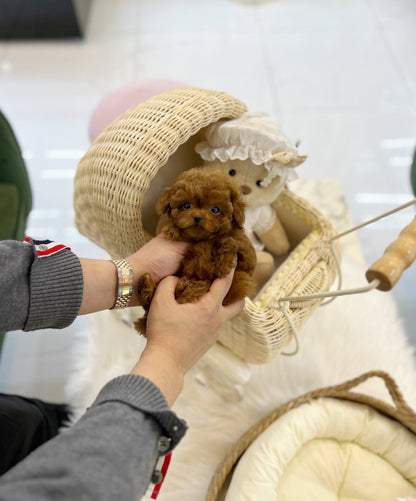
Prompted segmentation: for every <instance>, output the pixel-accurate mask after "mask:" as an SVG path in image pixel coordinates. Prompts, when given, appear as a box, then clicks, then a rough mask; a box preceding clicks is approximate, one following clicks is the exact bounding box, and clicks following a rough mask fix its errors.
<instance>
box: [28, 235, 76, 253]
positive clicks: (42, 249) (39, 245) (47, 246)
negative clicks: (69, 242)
mask: <svg viewBox="0 0 416 501" xmlns="http://www.w3.org/2000/svg"><path fill="white" fill-rule="evenodd" d="M24 241H25V242H27V243H29V244H30V243H31V244H33V245H34V246H35V251H36V255H37V256H38V257H49V256H53V255H54V254H56V253H57V252H60V251H62V250H64V249H68V250H71V249H70V247H67V246H66V245H63V244H58V243H57V242H52V241H51V240H34V239H33V238H30V237H25V239H24Z"/></svg>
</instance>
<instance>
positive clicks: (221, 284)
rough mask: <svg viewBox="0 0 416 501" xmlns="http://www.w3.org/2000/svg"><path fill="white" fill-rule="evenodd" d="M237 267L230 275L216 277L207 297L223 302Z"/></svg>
mask: <svg viewBox="0 0 416 501" xmlns="http://www.w3.org/2000/svg"><path fill="white" fill-rule="evenodd" d="M234 271H235V268H233V269H232V270H231V271H230V273H229V274H228V275H226V276H225V277H222V278H216V279H215V280H214V281H213V282H212V285H211V288H210V289H209V292H208V293H207V295H206V296H207V297H208V298H210V299H211V300H214V301H215V302H216V303H220V304H222V302H223V300H224V298H225V296H226V295H227V292H228V291H229V290H230V287H231V284H232V281H233V276H234Z"/></svg>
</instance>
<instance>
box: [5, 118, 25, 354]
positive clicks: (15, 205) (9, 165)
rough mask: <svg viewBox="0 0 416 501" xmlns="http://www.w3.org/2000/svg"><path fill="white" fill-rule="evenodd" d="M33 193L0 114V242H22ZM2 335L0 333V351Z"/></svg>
mask: <svg viewBox="0 0 416 501" xmlns="http://www.w3.org/2000/svg"><path fill="white" fill-rule="evenodd" d="M31 208H32V191H31V189H30V183H29V177H28V174H27V170H26V166H25V163H24V160H23V157H22V153H21V151H20V147H19V144H18V142H17V139H16V137H15V135H14V133H13V130H12V128H11V127H10V124H9V122H8V121H7V119H6V117H5V116H4V115H3V113H2V112H1V111H0V240H23V238H24V235H25V229H26V220H27V217H28V215H29V212H30V210H31ZM3 340H4V333H3V334H0V350H1V345H2V344H3Z"/></svg>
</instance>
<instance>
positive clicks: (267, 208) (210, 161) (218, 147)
mask: <svg viewBox="0 0 416 501" xmlns="http://www.w3.org/2000/svg"><path fill="white" fill-rule="evenodd" d="M195 150H196V152H197V153H199V155H200V156H201V157H202V159H203V160H204V163H203V166H204V167H210V168H215V169H219V170H220V171H222V172H223V173H225V174H227V175H228V176H230V177H231V178H232V179H233V180H234V181H235V182H236V183H237V184H238V185H239V186H240V189H241V192H242V196H243V200H244V202H245V204H246V219H245V226H244V228H245V231H246V233H247V235H248V237H249V238H250V240H251V242H252V243H253V246H254V248H255V249H256V253H257V265H256V269H255V272H254V275H253V276H254V279H255V280H256V282H257V283H258V286H259V288H260V287H261V286H262V285H263V284H264V283H265V282H266V281H267V280H268V279H269V278H270V276H271V274H272V273H273V270H274V257H277V256H281V255H283V254H286V253H287V252H289V250H290V243H289V240H288V238H287V235H286V232H285V229H284V227H283V225H282V223H281V222H280V220H279V217H278V215H277V214H276V211H275V209H274V208H273V207H272V203H273V202H274V201H275V200H276V199H277V197H278V196H279V194H280V193H281V191H282V190H283V188H284V187H285V186H286V183H287V182H288V181H290V180H292V179H294V178H295V177H296V175H295V173H294V168H295V167H297V166H298V165H300V164H301V163H303V162H304V161H305V160H306V156H305V155H300V154H299V153H298V150H297V148H296V147H295V146H294V145H293V144H292V143H291V142H290V140H289V139H288V138H287V137H286V136H285V135H284V134H283V132H282V131H281V129H280V128H279V127H278V126H277V124H276V123H275V122H274V121H273V119H272V118H271V116H270V115H268V114H267V113H262V112H246V113H243V114H242V115H241V116H240V117H238V118H236V119H233V120H221V121H219V122H216V123H215V124H213V125H211V126H210V127H208V128H207V130H206V132H205V141H202V142H199V143H198V144H197V145H196V147H195Z"/></svg>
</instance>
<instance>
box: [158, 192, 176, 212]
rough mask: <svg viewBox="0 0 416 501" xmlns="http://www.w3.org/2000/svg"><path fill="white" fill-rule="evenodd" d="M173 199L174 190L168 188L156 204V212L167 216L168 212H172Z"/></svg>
mask: <svg viewBox="0 0 416 501" xmlns="http://www.w3.org/2000/svg"><path fill="white" fill-rule="evenodd" d="M171 197H172V188H166V189H165V191H164V192H163V193H162V196H161V197H160V198H159V200H158V202H157V204H156V210H157V212H158V214H166V213H167V212H170V209H171V206H170V199H171Z"/></svg>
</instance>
